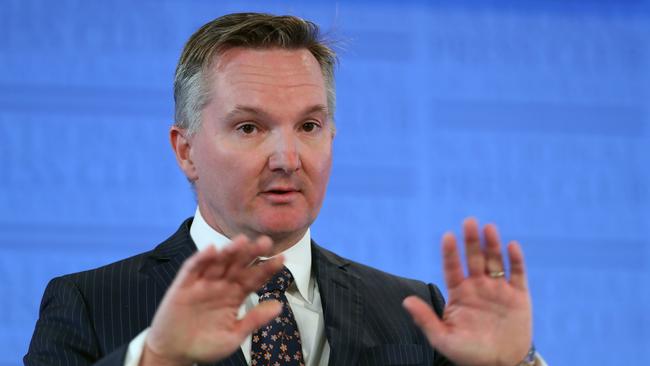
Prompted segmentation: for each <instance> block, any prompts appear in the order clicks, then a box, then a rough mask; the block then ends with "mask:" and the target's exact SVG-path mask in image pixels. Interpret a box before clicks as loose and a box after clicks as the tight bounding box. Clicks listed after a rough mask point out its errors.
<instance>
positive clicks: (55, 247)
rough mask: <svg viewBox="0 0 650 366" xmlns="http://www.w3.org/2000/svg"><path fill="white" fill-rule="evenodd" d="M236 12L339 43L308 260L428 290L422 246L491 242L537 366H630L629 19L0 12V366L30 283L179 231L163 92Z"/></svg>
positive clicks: (635, 94) (637, 316)
mask: <svg viewBox="0 0 650 366" xmlns="http://www.w3.org/2000/svg"><path fill="white" fill-rule="evenodd" d="M235 11H264V12H272V13H282V14H292V15H299V16H302V17H306V18H308V19H311V20H313V21H315V22H317V23H318V24H320V25H321V27H322V29H323V30H324V31H325V32H326V33H328V34H330V36H331V37H330V38H334V39H336V40H339V44H340V47H339V54H340V66H339V67H338V69H337V90H338V110H337V113H336V119H337V123H338V135H337V138H336V141H335V159H334V168H333V173H332V178H331V182H330V188H329V191H328V196H327V198H326V201H325V204H324V207H323V209H322V212H321V215H320V217H319V219H318V221H317V222H316V223H315V224H314V227H313V237H314V238H315V239H316V240H317V241H318V242H319V243H320V244H321V245H323V246H326V247H328V248H330V249H332V250H334V251H336V252H338V253H340V254H341V255H344V256H348V257H350V258H352V259H355V260H358V261H361V262H364V263H367V264H370V265H373V266H376V267H379V268H381V269H383V270H386V271H388V272H392V273H396V274H399V275H403V276H408V277H414V278H418V279H421V280H424V281H428V282H434V283H438V284H440V285H441V286H442V285H443V282H442V271H441V266H440V263H441V261H440V254H439V252H440V249H439V248H440V244H439V238H440V237H441V235H442V234H443V232H444V231H447V230H453V231H455V232H457V233H458V232H459V228H460V223H461V220H462V219H463V218H464V217H466V216H469V215H475V216H476V217H478V218H479V220H481V222H483V223H486V222H495V223H497V224H498V225H499V226H500V228H501V231H502V233H503V237H504V239H506V240H510V239H518V240H519V241H521V242H522V244H523V247H524V251H525V253H526V258H527V263H528V268H529V271H530V286H531V289H532V296H533V302H534V312H535V335H534V338H535V343H536V345H537V347H538V349H539V351H540V352H541V353H542V354H543V355H544V356H545V358H546V359H547V361H548V362H549V364H550V365H624V364H649V363H650V353H649V352H648V349H650V333H649V329H650V327H649V326H650V270H649V262H650V239H648V231H649V229H650V202H649V196H650V189H649V188H648V187H649V186H648V183H649V180H650V173H649V167H650V135H649V132H648V123H649V117H648V111H649V99H648V97H649V96H650V93H649V90H650V82H649V81H650V60H649V59H648V56H649V55H648V49H649V46H650V37H649V36H650V34H649V31H650V23H649V20H650V4H649V2H648V1H642V0H626V1H614V0H611V1H605V0H600V1H598V0H590V1H588V0H585V1H563V0H545V1H541V0H540V1H515V0H512V1H467V0H465V1H461V0H449V1H388V0H386V1H381V0H380V1H378V0H373V1H345V2H343V1H311V2H298V1H286V2H268V1H260V2H250V1H239V2H236V3H235V2H228V3H226V2H218V1H199V0H191V1H172V0H156V1H154V0H143V1H101V2H99V1H82V0H60V1H55V2H54V1H53V2H50V1H35V0H2V1H0V365H2V366H5V365H6V366H9V365H11V366H14V365H19V364H22V361H21V358H22V355H23V354H24V353H25V352H26V350H27V347H28V344H29V340H30V337H31V334H32V331H33V328H34V324H35V321H36V319H37V316H38V307H39V302H40V298H41V296H42V293H43V290H44V288H45V285H46V284H47V282H48V281H49V279H51V278H52V277H54V276H58V275H62V274H65V273H70V272H75V271H81V270H85V269H90V268H93V267H96V266H99V265H102V264H106V263H109V262H112V261H115V260H117V259H120V258H123V257H126V256H130V255H133V254H136V253H139V252H141V251H145V250H149V249H150V248H152V247H153V246H154V245H156V244H157V243H159V242H161V241H162V240H164V239H165V238H166V237H167V236H168V235H170V234H171V233H172V232H174V231H175V230H176V228H177V227H178V225H179V224H180V222H181V221H182V220H183V219H185V218H186V217H188V216H191V215H192V214H193V213H194V209H195V203H194V199H193V196H192V193H191V191H190V189H189V187H188V184H187V182H186V181H185V179H184V177H183V176H182V174H181V173H180V171H179V169H178V168H177V167H176V163H175V160H174V157H173V154H172V151H171V149H170V147H169V143H168V128H169V126H170V124H171V123H172V118H173V98H172V79H173V72H174V68H175V64H176V61H177V59H178V56H179V54H180V51H181V48H182V46H183V44H184V42H185V41H186V40H187V38H188V37H189V36H190V35H191V34H192V33H193V32H194V31H195V30H196V29H197V28H198V27H199V26H201V25H202V24H203V23H205V22H207V21H208V20H211V19H213V18H215V17H217V16H219V15H222V14H225V13H228V12H235ZM443 287H444V286H443Z"/></svg>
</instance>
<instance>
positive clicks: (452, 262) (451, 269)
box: [442, 233, 465, 289]
mask: <svg viewBox="0 0 650 366" xmlns="http://www.w3.org/2000/svg"><path fill="white" fill-rule="evenodd" d="M442 266H443V269H444V273H445V283H446V284H447V288H448V289H452V288H454V287H456V286H458V285H460V283H461V282H463V279H464V278H465V276H464V274H463V265H462V263H461V262H460V255H459V254H458V246H457V245H456V237H455V236H454V234H452V233H445V235H443V236H442Z"/></svg>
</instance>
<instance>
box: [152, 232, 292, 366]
mask: <svg viewBox="0 0 650 366" xmlns="http://www.w3.org/2000/svg"><path fill="white" fill-rule="evenodd" d="M271 247H272V243H271V239H269V238H268V237H261V238H259V239H257V240H256V241H255V242H253V241H251V240H249V239H248V238H246V237H245V236H243V235H240V236H237V237H235V239H234V240H233V241H232V243H231V244H230V245H229V246H227V247H226V248H224V249H223V250H222V251H217V249H216V248H215V247H214V246H209V247H208V248H206V249H204V250H202V251H200V252H197V253H195V254H194V255H192V256H191V257H190V258H188V259H187V260H186V261H185V263H183V266H182V267H181V269H180V271H179V272H178V275H177V276H176V278H175V279H174V282H173V283H172V285H171V286H170V287H169V290H168V291H167V293H166V294H165V296H164V297H163V300H162V302H161V304H160V307H159V308H158V310H157V311H156V315H155V316H154V318H153V322H152V324H151V329H150V331H149V333H148V334H147V338H146V342H145V348H144V351H143V353H142V358H141V359H140V365H144V366H146V365H192V364H194V363H197V362H198V363H209V362H215V361H218V360H222V359H225V358H227V357H228V356H230V355H231V354H232V353H233V352H235V351H236V350H237V348H238V347H239V346H240V344H241V343H242V342H243V341H244V339H245V338H246V336H248V335H249V334H251V333H252V332H253V331H255V330H256V329H258V328H260V327H261V326H263V325H265V324H267V323H269V322H270V321H271V320H273V318H275V317H276V316H278V315H279V314H280V312H281V310H282V305H281V304H280V303H279V302H277V301H268V302H267V301H265V302H264V303H262V304H260V305H258V306H256V307H254V308H253V309H252V310H250V311H249V312H248V313H247V314H246V316H244V317H243V318H242V319H237V313H238V311H239V308H240V306H241V304H242V303H243V302H244V300H245V298H246V296H248V295H249V294H250V293H252V292H255V291H256V290H258V289H259V288H261V287H262V286H263V285H264V283H265V282H266V281H267V280H268V279H269V278H270V277H271V276H272V275H273V274H274V273H276V272H278V271H279V270H280V269H281V268H282V265H283V258H282V257H281V256H278V257H275V258H272V259H270V260H268V261H265V262H263V263H262V264H259V265H254V266H252V265H251V263H252V262H253V261H254V260H255V259H256V258H257V257H260V256H265V255H268V254H269V253H270V252H271Z"/></svg>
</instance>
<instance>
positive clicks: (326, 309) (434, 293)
mask: <svg viewBox="0 0 650 366" xmlns="http://www.w3.org/2000/svg"><path fill="white" fill-rule="evenodd" d="M191 222H192V219H191V218H190V219H188V220H186V221H185V222H183V223H182V224H181V226H180V228H179V229H178V231H177V232H176V233H174V234H173V235H172V236H171V237H170V238H168V239H167V240H165V241H164V242H163V243H161V244H160V245H158V246H157V247H156V248H155V249H153V250H152V251H149V252H145V253H142V254H139V255H136V256H134V257H130V258H127V259H124V260H122V261H119V262H116V263H113V264H109V265H107V266H104V267H100V268H97V269H94V270H90V271H85V272H80V273H75V274H70V275H66V276H62V277H58V278H55V279H53V280H52V281H50V283H49V284H48V286H47V288H46V289H45V293H44V295H43V299H42V302H41V307H40V313H39V319H38V321H37V323H36V328H35V330H34V335H33V336H32V340H31V343H30V346H29V350H28V353H27V354H26V355H25V357H24V359H23V360H24V363H25V365H66V366H68V365H69V366H76V365H93V364H96V365H116V366H118V365H122V364H123V363H124V357H125V355H126V350H127V347H128V344H129V342H130V341H131V340H132V339H133V338H134V337H135V336H137V335H138V334H139V333H140V332H141V331H142V330H143V329H144V328H146V327H148V326H149V324H150V323H151V320H152V318H153V315H154V313H155V312H156V309H157V307H158V305H159V303H160V301H161V300H162V297H163V295H164V293H165V291H166V290H167V288H168V287H169V285H170V284H171V282H172V281H173V279H174V276H175V275H176V273H177V271H178V269H179V268H180V266H181V264H182V263H183V261H184V260H185V259H186V258H188V257H189V256H190V255H192V253H194V252H195V251H196V245H195V244H194V242H193V241H192V239H191V238H190V235H189V228H190V225H191ZM312 256H313V258H312V263H313V264H312V271H314V274H315V277H316V280H317V282H318V287H319V291H320V293H321V298H322V304H323V315H324V317H325V333H326V334H325V335H326V337H327V340H328V342H329V345H330V349H331V350H330V359H329V365H450V363H449V362H448V361H447V360H446V359H445V358H444V357H442V356H441V355H440V354H439V353H437V352H435V351H434V350H433V349H432V348H431V347H430V346H429V344H428V343H427V341H426V338H425V337H424V335H423V334H422V333H421V332H420V331H419V329H418V328H417V327H416V326H415V325H414V324H413V321H412V320H411V318H410V316H409V315H408V314H407V313H406V311H405V310H404V309H403V308H402V305H401V302H402V300H403V299H404V298H405V297H406V296H408V295H418V296H420V297H421V298H423V299H426V300H427V301H429V302H430V303H431V305H432V306H433V307H434V309H435V310H436V312H438V314H441V313H442V309H443V307H444V300H443V298H442V295H441V294H440V292H439V290H438V289H437V288H436V287H435V286H433V285H427V284H425V283H423V282H420V281H415V280H409V279H405V278H400V277H397V276H393V275H390V274H387V273H385V272H381V271H379V270H377V269H373V268H370V267H367V266H364V265H361V264H358V263H354V262H352V261H349V260H347V259H344V258H341V257H339V256H337V255H336V254H334V253H332V252H329V251H327V250H326V249H323V248H321V247H319V246H318V245H317V244H316V243H313V242H312ZM216 365H218V366H245V365H246V360H245V358H244V355H243V354H242V352H241V351H238V352H235V353H234V354H233V355H231V356H230V357H229V358H228V359H226V360H223V361H221V362H219V363H217V364H216Z"/></svg>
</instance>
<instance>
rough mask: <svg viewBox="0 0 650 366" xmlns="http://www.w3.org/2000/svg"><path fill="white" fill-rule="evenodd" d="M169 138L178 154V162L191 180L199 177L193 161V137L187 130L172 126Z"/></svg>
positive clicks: (175, 152)
mask: <svg viewBox="0 0 650 366" xmlns="http://www.w3.org/2000/svg"><path fill="white" fill-rule="evenodd" d="M169 139H170V142H171V144H172V149H173V150H174V154H175V155H176V162H177V163H178V166H179V167H180V168H181V170H183V173H185V176H186V177H187V179H188V180H190V181H191V182H194V181H195V180H197V179H198V176H197V174H196V166H195V165H194V161H192V139H191V138H190V136H189V134H188V132H187V130H185V129H182V128H179V127H177V126H172V127H171V129H170V130H169Z"/></svg>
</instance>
